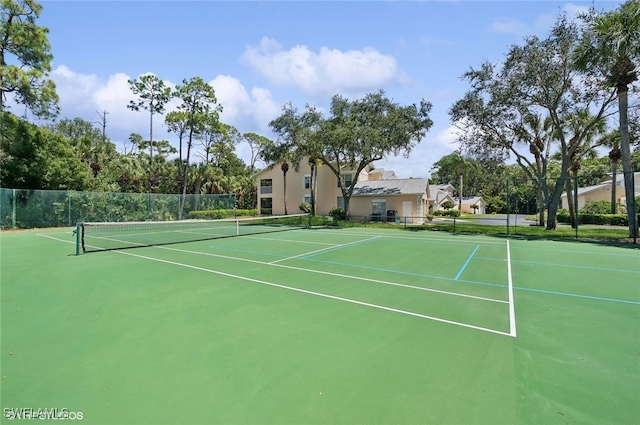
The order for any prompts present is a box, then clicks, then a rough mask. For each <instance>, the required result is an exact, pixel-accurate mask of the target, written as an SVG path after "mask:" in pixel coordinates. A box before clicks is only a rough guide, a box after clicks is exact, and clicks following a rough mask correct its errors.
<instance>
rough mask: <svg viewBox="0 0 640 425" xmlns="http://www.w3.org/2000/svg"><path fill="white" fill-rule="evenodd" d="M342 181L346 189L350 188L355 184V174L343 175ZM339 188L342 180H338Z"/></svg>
mask: <svg viewBox="0 0 640 425" xmlns="http://www.w3.org/2000/svg"><path fill="white" fill-rule="evenodd" d="M342 180H343V181H344V187H345V188H349V187H351V184H352V183H353V174H342ZM338 187H340V180H338Z"/></svg>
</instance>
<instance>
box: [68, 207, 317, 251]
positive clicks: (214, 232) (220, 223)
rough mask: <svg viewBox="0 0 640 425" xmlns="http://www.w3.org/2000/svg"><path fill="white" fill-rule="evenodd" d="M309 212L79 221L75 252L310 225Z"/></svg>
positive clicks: (167, 242) (197, 239) (257, 232)
mask: <svg viewBox="0 0 640 425" xmlns="http://www.w3.org/2000/svg"><path fill="white" fill-rule="evenodd" d="M310 223H311V216H310V215H309V214H294V215H287V216H269V217H245V218H235V219H221V220H180V221H138V222H102V223H78V224H77V226H76V232H77V238H76V244H77V246H76V253H77V254H79V253H80V252H91V251H109V250H115V249H126V248H136V247H145V246H155V245H169V244H175V243H184V242H196V241H202V240H209V239H218V238H228V237H233V236H242V235H255V234H260V233H271V232H280V231H285V230H295V229H301V228H308V227H310Z"/></svg>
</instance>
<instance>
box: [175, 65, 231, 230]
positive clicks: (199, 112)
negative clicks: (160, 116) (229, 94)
mask: <svg viewBox="0 0 640 425" xmlns="http://www.w3.org/2000/svg"><path fill="white" fill-rule="evenodd" d="M173 95H174V97H176V98H178V99H180V100H181V101H182V103H181V104H180V105H179V106H178V112H182V114H181V115H180V117H181V118H182V119H183V120H184V125H183V126H184V128H185V129H186V134H187V155H186V158H185V160H184V172H183V175H182V199H181V202H180V210H179V213H178V218H179V219H182V212H183V211H184V203H185V199H186V194H187V186H188V183H189V182H188V178H189V160H190V156H191V148H192V146H193V141H194V140H195V139H196V138H197V137H198V136H199V135H200V134H202V132H203V131H204V129H205V124H206V123H207V122H208V123H211V121H212V120H213V119H218V117H219V114H220V112H222V105H219V104H218V100H217V98H216V94H215V90H214V89H213V87H211V85H209V84H207V83H206V82H205V81H204V80H203V79H202V78H200V77H193V78H191V79H189V80H186V79H185V80H182V84H181V85H178V86H176V89H175V91H174V94H173Z"/></svg>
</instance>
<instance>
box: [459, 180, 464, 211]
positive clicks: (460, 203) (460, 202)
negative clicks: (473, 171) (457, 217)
mask: <svg viewBox="0 0 640 425" xmlns="http://www.w3.org/2000/svg"><path fill="white" fill-rule="evenodd" d="M463 178H464V174H462V173H460V177H459V179H460V185H459V190H458V211H460V213H462V180H463Z"/></svg>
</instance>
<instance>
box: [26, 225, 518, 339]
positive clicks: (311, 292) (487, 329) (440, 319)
mask: <svg viewBox="0 0 640 425" xmlns="http://www.w3.org/2000/svg"><path fill="white" fill-rule="evenodd" d="M38 236H44V237H45V238H49V239H54V240H56V241H60V242H65V243H70V244H74V245H75V242H72V241H67V240H63V239H58V238H54V237H52V236H48V235H44V234H38ZM507 243H508V242H507ZM155 248H161V249H167V250H171V251H182V252H185V253H191V254H200V255H208V256H212V257H222V258H229V259H233V260H239V261H248V262H252V263H258V264H263V265H273V266H276V267H283V268H288V269H294V270H301V271H306V272H313V273H320V274H327V275H334V276H341V277H346V278H350V279H356V280H365V281H371V282H377V283H383V284H387V285H393V286H402V287H407V288H412V289H419V290H423V291H429V292H439V293H443V294H447V295H455V296H459V297H466V298H476V299H481V300H485V301H493V302H498V303H505V301H502V300H494V299H491V298H482V297H476V296H473V295H465V294H458V293H455V292H446V291H439V290H437V289H429V288H421V287H418V286H410V285H404V284H400V283H393V282H384V281H378V280H375V279H368V278H361V277H357V276H348V275H340V274H337V273H330V272H322V271H318V270H310V269H303V268H299V267H291V266H285V265H282V264H270V263H264V262H262V261H255V260H246V259H241V258H236V257H227V256H224V255H217V254H208V253H204V252H198V251H188V250H182V249H177V248H169V247H163V246H157V247H155ZM112 252H114V253H115V254H121V255H129V256H132V257H138V258H142V259H146V260H151V261H158V262H161V263H166V264H173V265H176V266H180V267H186V268H190V269H194V270H200V271H204V272H208V273H213V274H218V275H221V276H227V277H232V278H236V279H240V280H246V281H249V282H254V283H259V284H263V285H268V286H274V287H277V288H282V289H288V290H290V291H295V292H301V293H305V294H309V295H316V296H319V297H323V298H329V299H333V300H338V301H344V302H348V303H351V304H357V305H362V306H365V307H371V308H376V309H379V310H385V311H391V312H394V313H399V314H405V315H407V316H413V317H419V318H422V319H427V320H433V321H435V322H440V323H447V324H450V325H455V326H461V327H463V328H468V329H475V330H479V331H483V332H489V333H493V334H497V335H503V336H509V337H515V333H514V330H512V332H510V333H506V332H502V331H498V330H496V329H489V328H483V327H482V326H475V325H470V324H468V323H462V322H456V321H453V320H447V319H442V318H439V317H434V316H428V315H425V314H419V313H414V312H411V311H405V310H400V309H397V308H392V307H385V306H382V305H378V304H372V303H366V302H363V301H358V300H352V299H350V298H343V297H338V296H335V295H329V294H323V293H321V292H314V291H309V290H306V289H300V288H294V287H290V286H285V285H280V284H277V283H272V282H266V281H261V280H258V279H253V278H249V277H244V276H238V275H233V274H230V273H224V272H220V271H216V270H211V269H205V268H204V267H198V266H192V265H189V264H183V263H178V262H175V261H169V260H162V259H159V258H153V257H147V256H144V255H138V254H132V253H129V252H125V251H117V250H116V251H112ZM512 323H513V322H512Z"/></svg>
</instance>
